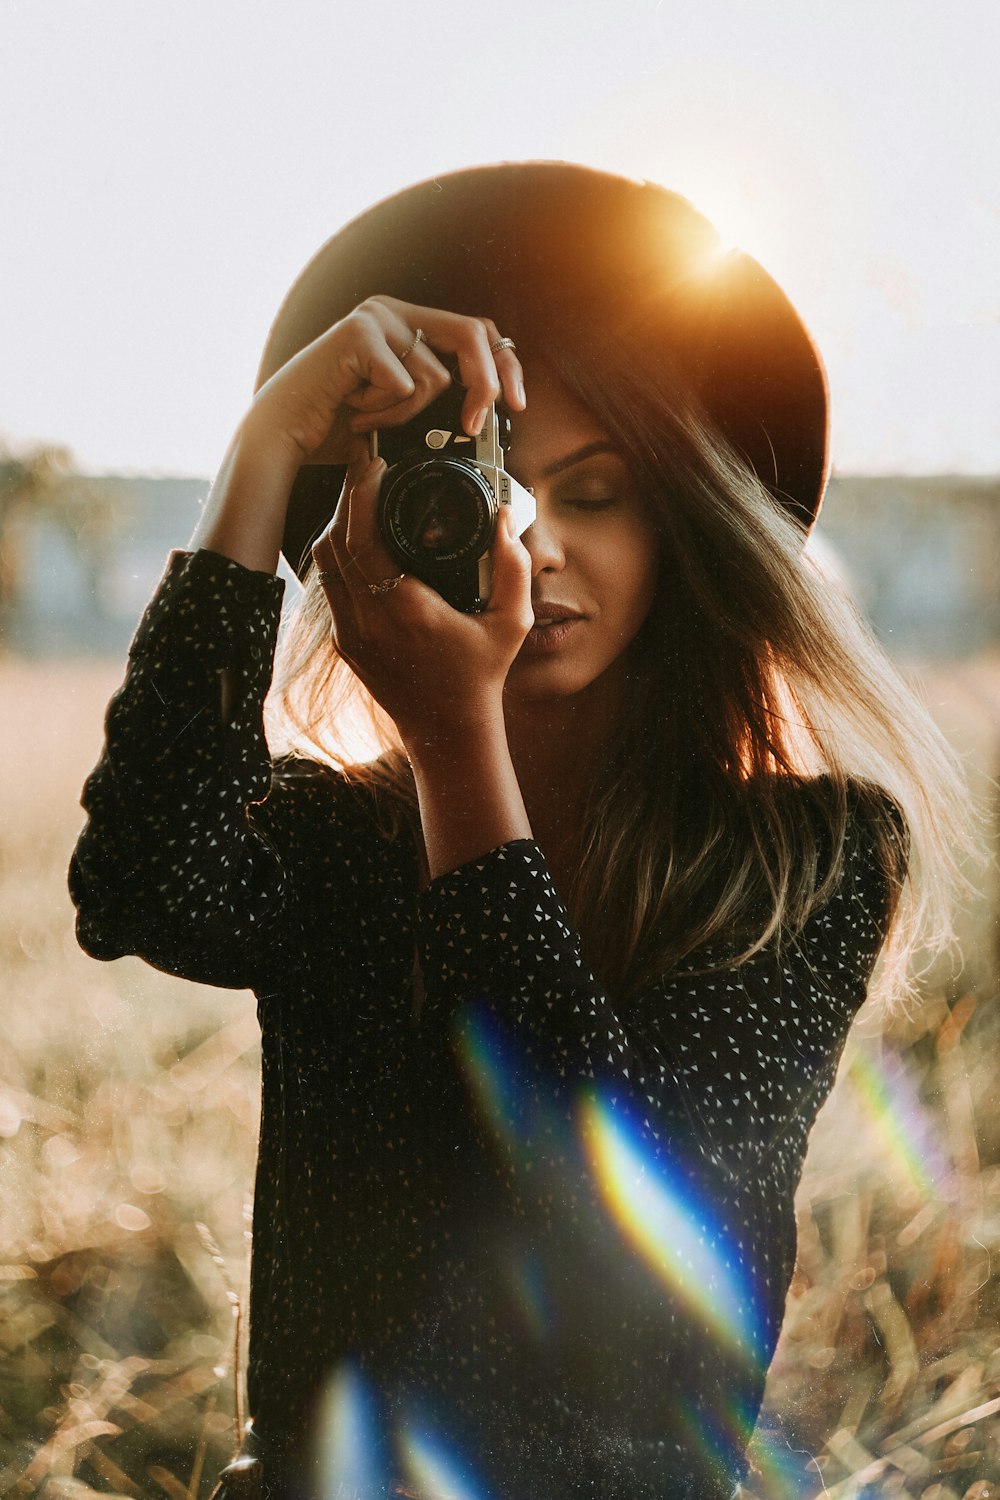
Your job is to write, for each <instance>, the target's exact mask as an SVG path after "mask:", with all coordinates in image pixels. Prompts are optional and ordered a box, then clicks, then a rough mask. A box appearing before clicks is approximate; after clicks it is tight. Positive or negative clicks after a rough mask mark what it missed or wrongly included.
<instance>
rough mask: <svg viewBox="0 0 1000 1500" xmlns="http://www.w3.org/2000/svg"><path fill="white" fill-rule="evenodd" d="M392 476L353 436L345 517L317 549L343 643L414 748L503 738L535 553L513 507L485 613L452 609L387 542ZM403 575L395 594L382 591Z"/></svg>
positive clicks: (336, 637)
mask: <svg viewBox="0 0 1000 1500" xmlns="http://www.w3.org/2000/svg"><path fill="white" fill-rule="evenodd" d="M385 472H386V469H385V463H384V462H383V461H382V460H381V459H376V460H374V461H372V460H370V459H369V457H368V448H367V443H366V442H365V441H364V439H362V438H355V439H353V442H352V453H351V463H350V467H349V468H348V472H347V478H346V481H345V483H344V488H343V491H342V493H341V496H340V500H339V502H338V505H337V509H336V512H335V513H334V517H333V520H332V521H331V523H330V525H329V526H328V528H327V530H326V531H325V532H324V533H323V535H322V536H321V537H320V538H319V540H318V541H317V542H316V543H315V544H314V546H313V557H314V559H315V562H316V566H317V568H318V569H319V571H320V574H321V575H322V582H323V588H324V591H325V593H326V597H327V600H328V602H329V605H330V613H331V616H332V627H331V628H332V636H333V641H334V644H335V646H336V648H337V651H338V652H339V654H340V655H341V656H342V657H343V658H344V659H345V661H347V663H348V664H349V666H350V667H351V668H352V669H353V671H354V672H355V673H356V674H357V676H358V677H359V678H360V679H361V681H362V682H363V683H364V685H365V687H366V688H367V689H368V691H369V692H370V693H371V695H372V697H373V698H374V699H375V700H376V702H377V703H379V704H380V705H381V707H382V708H383V709H384V710H385V711H386V713H388V714H389V715H390V717H391V718H392V719H393V720H394V721H395V723H396V727H397V728H398V730H399V733H400V736H401V737H402V740H403V744H404V746H405V747H406V748H407V750H410V749H411V747H412V749H414V750H416V751H418V752H419V751H422V750H425V749H426V748H427V747H428V746H430V745H434V744H444V743H450V744H458V743H461V742H462V741H463V739H467V737H468V736H469V735H470V734H471V735H475V734H476V732H477V731H487V732H495V731H496V730H497V728H498V727H500V726H502V724H503V688H504V683H505V681H506V679H507V673H508V671H509V670H510V666H511V663H512V662H513V660H514V658H515V656H516V655H517V653H518V651H519V650H520V648H521V644H522V642H523V641H524V638H525V636H526V635H527V633H528V631H529V630H530V629H531V626H532V624H533V619H534V617H533V613H532V608H531V560H530V558H529V555H528V552H527V550H526V549H525V547H524V546H523V545H522V543H521V542H520V540H519V538H518V537H517V536H516V534H515V532H514V529H513V526H512V524H511V523H510V518H509V515H508V513H507V511H506V510H504V511H503V512H502V521H501V524H500V525H499V526H498V528H497V535H496V540H495V542H494V545H493V551H492V582H491V592H490V599H489V604H488V606H487V608H486V610H485V611H484V612H483V613H482V614H463V613H462V612H461V611H459V610H456V609H453V608H452V607H451V605H450V604H446V603H445V601H444V599H442V598H441V596H440V594H438V593H437V592H436V591H435V590H434V589H432V588H431V587H430V586H429V585H428V584H425V583H423V582H421V580H420V579H418V578H413V577H411V576H408V575H400V571H399V568H398V566H397V565H396V564H395V563H394V562H393V560H392V558H391V557H390V556H389V554H388V552H387V551H386V549H385V547H384V546H383V544H382V541H381V539H380V537H379V533H378V522H377V514H376V512H377V502H378V494H379V489H380V486H381V483H382V480H383V478H384V476H385ZM396 578H398V579H399V582H398V583H394V584H393V585H392V587H391V588H389V589H382V588H381V587H378V588H376V587H374V586H375V585H382V584H383V583H385V582H386V581H388V580H390V579H396Z"/></svg>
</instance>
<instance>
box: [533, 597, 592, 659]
mask: <svg viewBox="0 0 1000 1500" xmlns="http://www.w3.org/2000/svg"><path fill="white" fill-rule="evenodd" d="M534 610H535V623H534V625H533V626H532V627H531V629H530V630H529V631H528V634H527V635H526V636H525V638H524V644H523V646H522V647H521V651H522V653H523V654H524V655H526V656H545V655H547V654H548V653H549V652H553V651H559V650H560V649H561V648H562V646H563V645H564V644H565V642H566V641H568V640H569V638H570V636H571V635H572V634H573V632H574V630H575V628H576V627H577V626H578V625H580V624H581V623H582V621H583V616H582V615H578V614H577V613H576V611H575V610H572V609H569V608H567V607H566V606H565V605H561V604H536V605H535V606H534Z"/></svg>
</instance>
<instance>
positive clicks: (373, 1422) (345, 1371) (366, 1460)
mask: <svg viewBox="0 0 1000 1500" xmlns="http://www.w3.org/2000/svg"><path fill="white" fill-rule="evenodd" d="M316 1430H317V1434H318V1437H317V1443H316V1469H317V1473H318V1475H319V1479H320V1489H319V1494H320V1496H321V1497H322V1500H340V1497H347V1496H353V1495H356V1494H357V1495H376V1494H384V1493H385V1482H386V1481H385V1475H386V1472H387V1469H386V1464H385V1453H384V1450H383V1447H382V1440H381V1437H380V1434H379V1421H378V1408H377V1403H376V1400H375V1395H374V1392H373V1391H372V1390H371V1388H370V1386H368V1384H367V1383H366V1382H365V1380H364V1378H363V1376H362V1375H361V1374H360V1372H359V1371H358V1370H357V1369H356V1368H355V1366H354V1365H353V1364H351V1363H350V1362H347V1361H345V1362H344V1363H343V1364H341V1365H340V1366H339V1367H338V1369H337V1370H336V1372H335V1373H334V1375H333V1376H332V1377H331V1379H330V1381H329V1383H328V1385H327V1388H326V1391H325V1393H324V1396H323V1400H322V1403H321V1406H320V1412H319V1420H318V1423H317V1429H316Z"/></svg>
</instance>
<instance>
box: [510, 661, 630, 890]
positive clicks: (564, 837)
mask: <svg viewBox="0 0 1000 1500" xmlns="http://www.w3.org/2000/svg"><path fill="white" fill-rule="evenodd" d="M610 678H611V674H610V673H606V674H605V675H604V677H602V678H601V679H600V680H599V681H598V682H595V683H593V684H592V685H591V686H590V687H589V688H586V689H585V690H584V691H583V692H581V693H577V694H574V695H573V697H570V698H561V699H555V700H552V699H527V698H521V697H515V696H514V695H513V694H508V696H507V699H506V701H505V705H504V710H505V718H506V723H507V742H508V744H509V746H510V755H511V760H512V761H513V764H514V770H515V772H516V775H517V780H518V784H519V785H520V788H521V795H522V797H523V798H524V805H525V809H526V811H527V814H528V818H529V820H530V823H531V828H532V832H533V834H534V837H535V839H536V841H537V843H538V844H539V845H540V847H541V849H542V852H543V853H544V854H545V856H546V859H547V860H548V862H549V865H550V868H551V869H552V872H553V875H554V876H555V878H556V881H557V883H558V884H559V886H560V888H561V890H562V893H563V895H564V896H565V895H566V894H567V889H568V886H569V884H571V882H572V877H573V875H574V873H575V868H576V859H577V855H578V837H579V833H580V829H581V826H582V823H583V814H584V809H585V806H586V802H587V798H588V796H589V794H590V790H591V787H592V785H593V782H594V778H595V776H596V774H597V773H598V772H599V771H600V769H601V766H602V765H603V763H604V761H605V758H606V756H607V754H608V752H609V749H610V747H611V745H612V743H613V741H614V737H615V735H616V733H617V732H619V731H620V728H621V725H622V722H623V718H624V682H623V681H622V680H621V679H620V678H619V680H618V681H613V680H607V681H606V680H605V679H610Z"/></svg>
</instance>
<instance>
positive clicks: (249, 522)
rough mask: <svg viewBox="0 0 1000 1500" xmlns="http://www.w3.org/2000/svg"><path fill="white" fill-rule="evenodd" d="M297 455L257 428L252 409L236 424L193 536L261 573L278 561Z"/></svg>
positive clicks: (270, 570) (269, 570)
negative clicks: (238, 424)
mask: <svg viewBox="0 0 1000 1500" xmlns="http://www.w3.org/2000/svg"><path fill="white" fill-rule="evenodd" d="M298 468H299V459H298V458H296V456H295V455H294V453H293V452H292V451H291V449H290V448H288V447H286V446H285V445H284V444H282V443H280V442H275V440H274V438H273V436H272V435H270V434H267V433H265V432H263V431H261V430H259V429H258V427H257V426H256V425H255V423H254V422H253V420H252V413H251V414H249V415H248V416H247V417H246V418H244V420H243V422H242V423H241V424H240V426H239V427H238V428H237V430H236V433H235V435H234V437H233V440H232V442H231V443H230V445H229V451H228V452H227V454H226V456H225V458H224V459H223V462H222V467H221V469H220V470H219V474H218V477H217V479H216V481H215V483H214V484H213V486H212V489H211V493H210V494H209V497H208V499H207V501H206V502H205V509H204V511H203V512H202V515H201V519H200V520H199V522H198V525H197V526H196V527H195V531H194V535H193V536H192V538H191V547H192V549H197V548H200V547H204V548H207V549H208V550H209V551H210V552H218V553H220V554H221V555H222V556H223V557H228V558H231V559H232V561H233V562H237V563H242V565H243V567H245V568H253V569H254V570H256V571H257V572H261V573H273V572H274V571H275V569H276V568H277V566H278V555H279V553H280V551H281V538H282V535H283V534H284V529H285V516H286V512H287V510H288V497H289V495H290V494H291V489H292V485H293V483H294V482H295V476H296V474H297V473H298Z"/></svg>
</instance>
